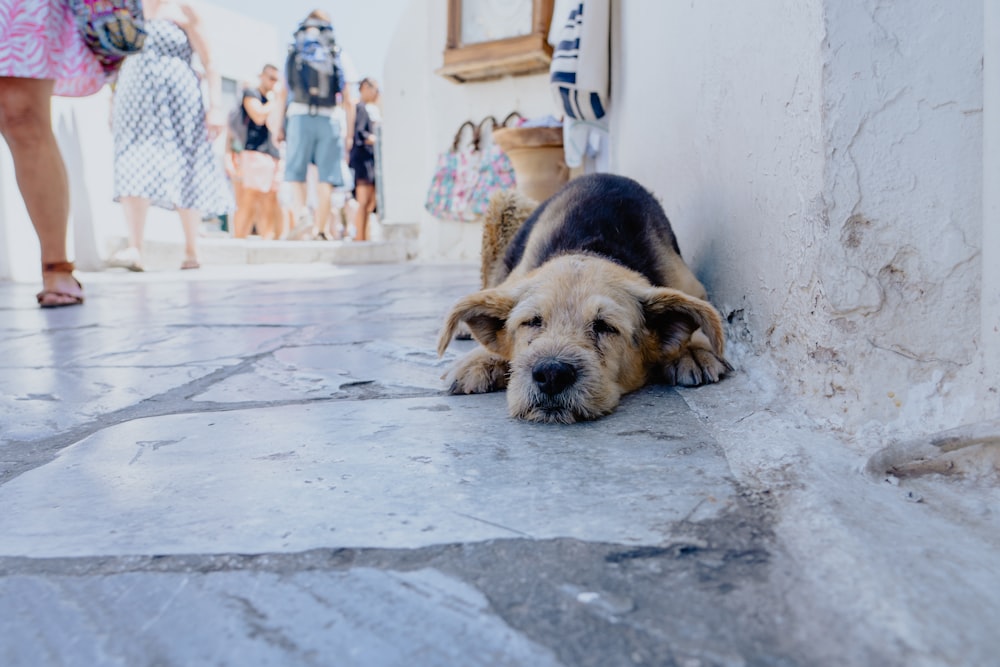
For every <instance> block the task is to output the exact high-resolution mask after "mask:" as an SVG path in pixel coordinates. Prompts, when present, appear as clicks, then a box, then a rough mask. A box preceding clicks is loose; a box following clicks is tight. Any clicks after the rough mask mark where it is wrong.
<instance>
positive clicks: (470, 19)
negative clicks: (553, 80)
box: [437, 0, 554, 83]
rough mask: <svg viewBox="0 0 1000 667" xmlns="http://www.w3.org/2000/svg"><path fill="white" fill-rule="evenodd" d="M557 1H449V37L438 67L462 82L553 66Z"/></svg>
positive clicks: (449, 77) (529, 71)
mask: <svg viewBox="0 0 1000 667" xmlns="http://www.w3.org/2000/svg"><path fill="white" fill-rule="evenodd" d="M553 1H554V0H448V41H447V44H446V45H445V49H444V64H443V65H442V67H441V68H440V69H439V70H437V73H438V74H440V75H441V76H443V77H445V78H448V79H450V80H452V81H454V82H456V83H465V82H466V81H483V80H486V79H495V78H497V77H501V76H505V75H508V74H509V75H519V74H536V73H538V72H544V71H546V70H548V68H549V63H550V62H551V61H552V47H551V46H550V45H549V43H548V34H549V24H550V23H551V22H552V5H553Z"/></svg>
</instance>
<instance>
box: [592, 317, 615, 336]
mask: <svg viewBox="0 0 1000 667" xmlns="http://www.w3.org/2000/svg"><path fill="white" fill-rule="evenodd" d="M591 328H592V329H593V332H594V333H595V334H597V335H598V336H603V335H613V334H616V333H618V329H615V328H614V327H613V326H611V325H610V324H608V323H607V322H605V321H604V320H594V324H593V325H592V327H591Z"/></svg>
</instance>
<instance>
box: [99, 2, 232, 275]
mask: <svg viewBox="0 0 1000 667" xmlns="http://www.w3.org/2000/svg"><path fill="white" fill-rule="evenodd" d="M144 9H145V14H146V31H147V35H146V46H145V49H144V50H143V51H142V52H141V53H139V54H138V55H134V56H130V57H128V58H126V59H125V63H124V64H123V65H122V68H121V71H120V72H119V75H118V84H117V86H116V87H115V94H114V101H113V109H112V120H111V126H112V134H113V136H114V144H115V199H116V200H117V201H119V202H121V204H122V209H123V211H124V213H125V221H126V222H127V224H128V232H129V245H128V248H126V249H125V250H123V251H120V252H118V253H116V254H115V256H114V257H113V258H112V260H111V262H110V263H111V265H112V266H120V267H124V268H127V269H129V270H132V271H142V270H143V265H142V242H143V236H144V232H145V226H146V214H147V213H148V211H149V206H150V205H151V204H152V205H153V206H157V207H160V208H164V209H167V210H175V211H177V213H178V215H179V216H180V219H181V224H182V226H183V229H184V262H183V263H182V264H181V268H182V269H197V268H199V266H200V264H199V262H198V233H199V229H200V226H201V219H202V214H203V213H214V214H221V213H228V212H230V211H232V210H233V197H232V192H231V191H230V189H229V184H228V183H227V182H226V178H225V175H224V173H223V170H222V166H221V165H220V164H219V163H218V161H217V159H216V157H215V154H214V153H213V152H212V145H211V140H212V139H213V138H214V137H215V136H217V135H218V134H219V133H220V132H222V131H223V128H224V127H225V124H226V114H225V112H224V111H223V110H222V109H221V108H220V107H219V100H220V98H221V80H220V78H219V75H218V73H217V72H216V70H215V68H214V66H213V64H212V58H211V53H210V51H209V47H208V43H207V42H206V40H205V36H204V33H203V32H202V23H201V18H200V17H199V16H198V13H197V12H196V11H195V10H194V8H192V7H191V6H190V5H188V4H186V3H184V2H177V1H175V0H144ZM193 55H197V56H198V60H199V61H200V62H201V66H202V68H203V69H204V76H205V79H206V80H207V82H208V98H209V104H208V108H207V109H206V108H205V101H204V100H203V99H202V93H201V80H200V78H199V76H198V73H197V72H196V71H195V69H194V67H193V66H192V56H193Z"/></svg>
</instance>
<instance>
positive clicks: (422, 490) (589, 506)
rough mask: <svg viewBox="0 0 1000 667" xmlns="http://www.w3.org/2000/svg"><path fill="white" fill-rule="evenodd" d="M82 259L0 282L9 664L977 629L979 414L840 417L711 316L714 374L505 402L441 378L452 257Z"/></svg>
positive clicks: (983, 600) (3, 634) (930, 648)
mask: <svg viewBox="0 0 1000 667" xmlns="http://www.w3.org/2000/svg"><path fill="white" fill-rule="evenodd" d="M82 278H83V281H84V283H85V284H86V286H87V295H88V300H87V303H86V304H85V306H83V307H81V308H73V309H62V310H56V311H50V312H43V311H40V310H39V309H37V308H36V307H35V306H34V302H33V289H32V287H33V286H31V285H24V284H10V283H0V507H2V508H3V511H2V512H0V663H2V664H4V665H5V666H10V667H19V666H21V665H25V666H28V665H30V666H32V667H35V666H37V665H114V664H130V665H191V664H211V665H255V664H260V665H267V664H275V665H276V664H281V665H288V664H295V665H299V664H301V665H328V664H338V665H455V664H463V665H523V664H531V665H602V666H605V665H636V664H647V665H695V664H697V665H754V664H761V665H763V664H767V665H860V664H882V665H908V666H909V665H928V666H929V665H941V664H989V663H990V661H991V660H993V658H994V657H995V656H996V654H997V652H998V651H1000V639H998V637H997V635H996V632H995V628H994V625H995V624H994V622H993V619H995V618H997V617H998V615H1000V571H998V570H997V568H996V567H995V560H996V559H995V554H996V552H997V549H998V547H1000V538H998V537H997V536H998V535H1000V516H998V515H997V513H996V511H995V508H996V507H998V506H1000V490H998V486H997V469H998V466H1000V455H997V454H996V445H995V441H993V440H990V438H989V437H988V436H989V432H988V431H987V437H980V438H978V439H977V434H976V433H971V432H970V433H964V434H960V437H959V438H958V440H956V441H955V442H959V443H961V444H962V445H964V446H961V447H955V446H944V445H942V442H941V441H938V440H932V441H928V442H923V441H919V442H918V441H912V442H911V441H908V440H901V441H899V442H888V441H885V442H882V441H879V442H876V441H870V440H864V439H857V438H844V437H843V436H842V434H838V433H837V432H834V431H830V430H828V429H825V428H823V427H822V425H821V424H819V423H817V422H816V421H814V420H812V419H810V418H808V417H806V416H805V415H804V413H803V410H802V409H801V406H800V405H799V404H798V403H797V402H796V401H795V400H794V399H792V398H790V397H789V396H788V395H787V394H786V393H784V390H783V389H782V387H783V383H781V382H779V381H778V379H777V378H776V377H775V376H774V375H773V372H772V370H771V369H770V367H769V366H768V365H767V364H766V363H764V360H762V359H761V358H759V357H756V356H755V355H754V354H753V352H752V348H751V347H750V346H748V345H745V344H741V343H740V342H739V340H738V337H737V336H735V335H734V334H735V333H736V332H735V331H731V332H730V339H731V346H730V356H731V359H732V360H733V361H734V362H735V365H736V366H737V371H736V372H734V373H733V374H732V375H731V376H729V377H727V378H726V379H724V380H723V381H722V382H720V383H719V384H717V385H712V386H708V387H702V388H698V389H676V390H675V389H673V388H669V387H648V388H646V389H643V390H641V391H639V392H635V393H633V394H630V395H628V396H626V397H625V399H624V400H623V401H622V404H621V406H620V407H619V409H618V410H617V411H616V412H614V413H613V414H611V415H609V416H607V417H606V418H604V419H601V420H598V421H595V422H590V423H583V424H576V425H571V426H564V425H538V424H529V423H522V422H517V421H513V420H511V419H510V418H509V417H508V416H507V414H506V405H505V400H504V396H503V395H502V394H493V395H483V396H448V395H446V394H445V393H444V391H443V390H444V387H443V381H442V380H441V379H440V376H441V374H442V373H443V372H444V370H445V368H446V366H447V364H448V363H450V362H451V361H452V360H453V359H454V358H455V356H456V355H457V354H460V353H462V352H463V351H464V350H465V349H468V348H469V347H470V346H471V345H472V344H473V343H471V342H462V341H458V342H457V343H456V344H454V349H452V350H449V352H448V353H447V355H446V357H445V358H444V359H438V358H437V357H436V356H435V354H434V348H435V342H436V336H437V331H438V328H439V324H440V321H441V319H442V317H443V314H444V313H445V311H446V310H447V308H448V307H449V306H450V305H451V304H452V303H453V302H454V301H455V300H456V299H457V298H458V297H460V296H461V295H464V294H465V293H467V292H469V291H471V290H473V289H474V288H475V286H476V284H477V283H478V267H475V266H473V265H469V264H462V265H429V264H386V265H377V266H375V265H358V266H349V267H348V266H340V267H337V266H327V265H318V264H314V265H270V266H259V265H258V266H253V265H248V266H216V267H214V268H213V267H209V266H206V268H203V269H202V270H201V271H199V272H178V271H160V272H156V271H152V272H148V273H146V274H142V275H135V274H127V273H124V272H107V273H102V274H97V273H93V274H88V273H85V274H83V275H82ZM979 435H982V434H979ZM955 442H952V445H954V444H955ZM946 450H947V451H946Z"/></svg>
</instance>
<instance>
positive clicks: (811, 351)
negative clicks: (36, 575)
mask: <svg viewBox="0 0 1000 667" xmlns="http://www.w3.org/2000/svg"><path fill="white" fill-rule="evenodd" d="M616 6H617V9H618V12H617V16H618V19H619V24H618V27H617V31H616V39H617V44H618V46H617V47H616V48H615V50H614V52H615V53H616V54H617V55H619V59H618V62H617V63H616V67H615V70H616V71H615V74H616V76H615V81H616V82H618V84H619V85H618V86H617V87H616V89H615V91H614V92H613V96H612V97H613V99H612V104H613V105H614V110H615V117H614V124H613V134H614V136H615V138H616V141H615V144H614V145H615V146H616V155H615V158H616V159H615V164H616V167H617V169H618V170H619V171H621V172H623V173H626V174H628V175H631V176H634V177H636V178H638V179H639V180H641V181H643V182H645V183H647V185H649V187H651V188H652V189H653V190H654V191H656V192H657V194H659V195H660V196H661V197H662V198H663V201H664V206H665V207H666V209H667V212H668V215H670V216H671V218H672V221H673V222H674V225H675V227H676V228H677V231H678V236H679V237H680V241H681V247H682V250H683V251H684V252H685V255H686V256H687V257H688V258H689V260H690V261H691V263H692V264H693V265H694V266H695V269H696V272H697V273H698V274H699V276H700V277H701V278H702V279H703V280H704V281H705V282H706V283H707V285H708V287H709V290H710V292H711V293H712V295H713V297H714V300H715V302H716V303H717V304H718V305H719V306H720V308H721V309H722V310H723V313H724V314H726V315H729V314H734V318H733V319H734V322H735V324H736V325H737V326H736V327H734V330H733V333H734V335H737V336H740V335H742V336H743V337H745V339H746V340H748V341H749V342H750V343H751V345H752V346H753V348H754V349H755V350H756V351H757V352H758V353H761V354H766V355H767V356H768V357H769V358H770V359H771V360H772V361H774V362H775V368H776V369H778V370H779V372H780V374H781V375H782V376H783V377H782V379H783V380H784V382H785V383H786V385H787V387H788V390H790V391H792V392H793V393H794V394H796V395H802V396H806V397H807V398H809V399H811V401H810V402H809V403H807V404H808V405H809V406H810V408H811V411H812V412H813V414H814V415H816V416H819V417H821V418H823V419H825V420H828V421H829V422H830V423H832V424H833V425H836V426H840V427H843V428H845V429H847V430H850V431H854V430H858V429H862V428H865V427H875V428H883V429H886V430H890V431H894V432H900V431H909V430H915V431H926V430H935V429H937V428H944V427H947V426H952V425H955V424H959V423H965V422H969V421H976V420H978V419H983V418H985V417H988V416H992V415H994V414H995V413H996V411H997V399H996V396H995V394H993V393H991V389H990V387H991V386H992V387H995V384H994V380H993V379H992V378H985V377H984V376H983V369H984V366H983V364H984V363H985V361H986V360H987V359H989V358H993V357H995V355H996V351H995V349H994V350H993V352H992V353H990V352H988V351H985V350H984V349H983V348H982V347H981V340H980V322H981V310H980V296H981V294H982V292H983V289H984V285H985V286H986V287H987V288H988V287H989V285H990V282H991V281H990V279H989V278H987V282H986V283H984V282H983V265H982V255H981V249H982V213H981V208H982V168H983V163H982V137H983V135H982V86H983V79H982V68H981V59H982V54H983V37H982V25H983V4H982V2H981V0H961V1H959V2H955V3H949V5H948V7H947V8H943V7H941V6H940V5H939V4H938V3H935V2H931V1H925V2H911V3H882V2H874V1H873V2H860V3H846V4H845V3H835V2H783V3H778V4H776V3H738V4H730V5H727V9H726V11H725V12H722V11H719V7H718V5H715V4H711V3H709V4H708V5H704V4H700V3H699V4H696V5H683V6H682V5H680V4H678V3H664V4H662V5H656V6H655V8H654V7H653V6H647V5H643V6H642V8H641V9H640V8H639V7H637V4H636V3H629V2H619V3H617V5H616ZM651 14H656V16H652V15H651ZM664 31H665V32H666V33H667V35H666V37H663V36H662V33H663V32H664ZM764 35H766V36H767V37H766V38H763V36H764ZM657 39H659V40H660V43H661V44H663V47H662V48H661V49H660V50H659V51H660V52H659V53H657V54H656V55H655V56H653V57H652V58H651V53H650V51H649V50H648V49H644V48H642V47H640V46H639V45H643V44H646V45H648V44H650V43H652V42H653V41H654V40H657ZM651 59H652V60H655V61H656V63H657V65H656V68H655V70H654V68H652V67H649V65H646V64H644V61H646V62H648V61H649V60H651ZM654 71H655V74H654ZM648 77H653V79H652V80H648ZM640 106H642V107H644V108H645V113H644V114H643V117H645V118H647V119H649V118H653V119H655V120H653V121H652V122H650V121H646V122H642V121H641V118H640V116H639V114H637V113H635V112H634V111H633V110H634V109H636V108H637V107H640ZM650 109H653V110H655V113H649V110H650ZM654 137H655V138H654ZM992 286H993V289H994V290H995V289H996V288H997V283H996V277H995V276H994V277H993V278H992ZM992 391H995V389H993V390H992Z"/></svg>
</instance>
